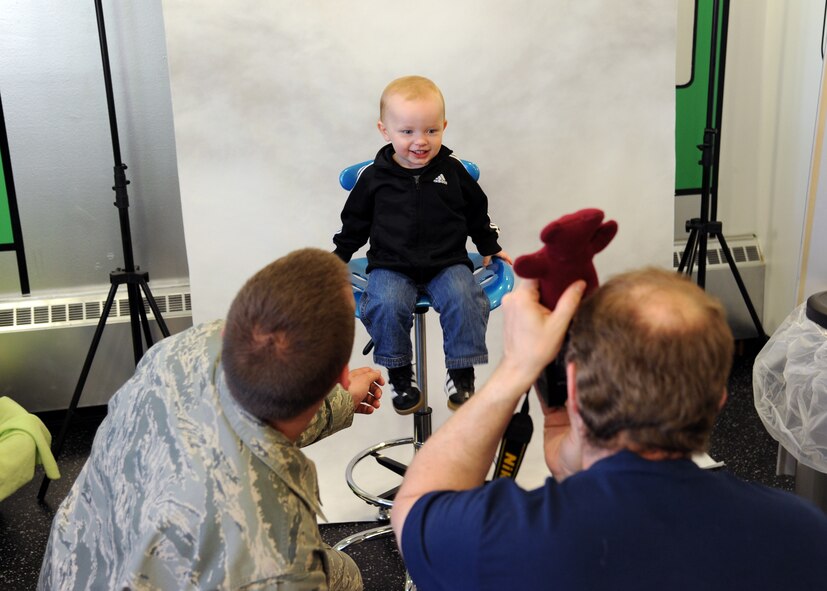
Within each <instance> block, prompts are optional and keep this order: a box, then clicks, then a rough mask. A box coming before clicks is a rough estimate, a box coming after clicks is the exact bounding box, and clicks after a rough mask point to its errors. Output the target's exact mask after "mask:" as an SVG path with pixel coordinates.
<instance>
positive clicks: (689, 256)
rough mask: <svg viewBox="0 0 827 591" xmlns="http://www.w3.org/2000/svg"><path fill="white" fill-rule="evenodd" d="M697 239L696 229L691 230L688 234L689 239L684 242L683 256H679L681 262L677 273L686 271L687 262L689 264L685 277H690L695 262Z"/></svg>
mask: <svg viewBox="0 0 827 591" xmlns="http://www.w3.org/2000/svg"><path fill="white" fill-rule="evenodd" d="M697 239H698V229H697V228H692V230H690V232H689V238H688V239H687V241H686V246H685V247H684V249H683V254H682V255H681V262H680V264H679V265H678V273H683V270H684V269H687V266H686V264H687V262H688V263H689V267H688V270H687V272H686V274H687V275H692V267H693V265H694V262H695V241H696V240H697Z"/></svg>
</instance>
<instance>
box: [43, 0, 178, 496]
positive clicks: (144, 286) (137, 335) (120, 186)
mask: <svg viewBox="0 0 827 591" xmlns="http://www.w3.org/2000/svg"><path fill="white" fill-rule="evenodd" d="M95 12H96V14H97V20H98V37H99V38H100V47H101V59H102V61H103V79H104V83H105V85H106V103H107V106H108V109H109V130H110V133H111V135H112V153H113V156H114V160H115V169H114V171H115V172H114V174H115V186H114V187H112V189H113V190H114V191H115V203H114V205H115V207H117V208H118V217H119V219H120V230H121V242H122V244H123V255H124V268H123V269H120V268H119V269H116V270H115V271H112V272H111V273H110V274H109V282H110V287H109V295H108V296H107V298H106V303H105V304H104V306H103V312H102V313H101V317H100V320H99V321H98V326H97V328H96V329H95V335H94V337H92V344H91V345H90V347H89V352H88V353H87V355H86V361H85V362H84V363H83V369H81V372H80V379H78V383H77V386H76V387H75V392H74V395H73V396H72V401H71V402H70V403H69V408H68V409H67V411H66V417H65V418H64V419H63V426H62V427H61V429H60V434H59V435H58V437H57V439H55V441H54V444H53V446H52V454H53V455H54V456H55V458H57V457H58V456H59V455H60V452H61V450H62V448H63V443H64V440H65V438H66V433H67V431H68V429H69V423H70V422H71V420H72V415H73V414H74V411H75V409H76V408H77V406H78V401H79V400H80V396H81V394H82V393H83V387H84V386H85V385H86V378H87V377H88V375H89V369H90V368H91V367H92V361H93V360H94V359H95V353H96V352H97V349H98V345H99V344H100V340H101V336H102V335H103V329H104V328H105V327H106V320H107V318H108V317H109V312H110V311H111V309H112V304H113V303H114V301H115V296H116V295H117V293H118V288H119V287H120V286H121V285H126V292H127V296H128V301H129V323H130V326H131V329H132V352H133V354H134V357H135V364H136V365H137V364H138V362H139V361H140V360H141V357H142V356H143V354H144V348H143V341H142V339H141V331H142V330H143V338H144V339H145V340H146V346H147V349H148V348H149V347H151V346H152V343H153V340H152V331H151V330H150V327H149V321H148V319H147V315H146V308H144V302H143V301H142V299H141V292H143V294H144V296H145V299H146V305H147V306H148V307H149V308H150V309H151V310H152V314H153V316H154V317H155V320H156V321H157V322H158V327H159V328H160V329H161V334H163V336H164V337H168V336H169V329H168V328H167V325H166V323H165V322H164V319H163V318H162V317H161V311H160V310H159V309H158V304H157V303H156V302H155V298H154V297H153V296H152V292H151V291H150V290H149V284H148V282H149V273H147V272H146V271H140V270H139V268H138V267H136V266H135V261H134V258H133V253H132V232H131V230H130V227H129V195H128V194H127V190H126V186H127V185H128V184H129V181H128V180H127V178H126V164H124V163H123V161H122V160H121V147H120V140H119V137H118V119H117V116H116V114H115V98H114V93H113V92H112V73H111V71H110V68H109V51H108V48H107V44H106V27H105V25H104V20H103V7H102V6H101V0H95ZM48 488H49V480H48V479H47V478H46V477H45V476H44V477H43V482H42V483H41V485H40V491H39V492H38V493H37V498H38V500H40V501H43V499H44V497H45V496H46V491H47V490H48Z"/></svg>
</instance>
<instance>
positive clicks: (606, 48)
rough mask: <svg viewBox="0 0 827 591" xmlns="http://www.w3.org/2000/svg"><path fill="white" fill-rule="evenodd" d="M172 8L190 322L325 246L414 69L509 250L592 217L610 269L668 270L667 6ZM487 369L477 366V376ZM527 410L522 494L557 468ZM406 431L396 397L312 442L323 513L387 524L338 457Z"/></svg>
mask: <svg viewBox="0 0 827 591" xmlns="http://www.w3.org/2000/svg"><path fill="white" fill-rule="evenodd" d="M163 6H164V18H165V23H166V31H167V44H168V52H169V63H170V71H171V82H172V96H173V110H174V118H175V132H176V143H177V151H178V165H179V176H180V183H181V201H182V207H183V213H184V229H185V234H186V242H187V251H188V253H189V268H190V279H191V286H192V292H193V313H194V314H193V315H194V320H195V321H196V322H201V321H206V320H210V319H213V318H217V317H221V316H223V315H224V314H225V313H226V310H227V308H228V306H229V303H230V301H231V299H232V297H233V295H234V294H235V292H236V291H237V290H238V288H239V287H240V286H241V284H242V283H243V282H244V280H245V279H246V278H247V277H249V276H250V275H251V274H252V273H253V272H255V271H256V270H257V269H259V268H260V267H262V266H263V265H265V264H266V263H268V262H269V261H271V260H273V259H274V258H276V257H278V256H281V255H283V254H285V253H287V252H289V251H291V250H293V249H296V248H299V247H304V246H317V247H321V248H325V249H332V248H333V244H332V241H331V237H332V236H333V234H334V232H336V230H337V229H338V228H339V225H340V222H339V213H340V210H341V207H342V205H343V203H344V200H345V197H346V194H345V192H344V191H343V190H342V189H341V188H340V187H339V186H338V182H337V177H338V173H339V171H340V170H341V169H342V168H344V167H345V166H347V165H349V164H353V163H355V162H359V161H362V160H366V159H369V158H372V157H373V155H374V154H375V153H376V151H377V150H378V149H379V147H380V146H381V145H382V140H381V137H380V135H379V133H378V132H377V131H376V120H377V117H378V101H379V95H380V93H381V91H382V89H383V88H384V86H385V85H386V84H387V83H388V82H389V81H390V80H391V79H393V78H396V77H398V76H402V75H406V74H420V75H424V76H427V77H429V78H431V79H433V80H434V81H435V82H436V83H437V84H438V85H439V86H440V87H441V89H442V91H443V93H444V95H445V100H446V106H447V119H448V128H447V130H446V134H445V138H444V141H445V145H447V146H448V147H450V148H451V149H453V150H454V151H455V153H457V154H458V155H459V156H461V157H463V158H466V159H469V160H472V161H474V162H476V163H477V164H478V165H479V166H480V168H481V170H482V176H481V179H480V183H481V185H482V187H483V189H484V190H485V191H486V192H487V194H488V196H489V199H490V214H491V217H492V219H493V220H494V221H495V222H496V223H497V224H498V225H499V226H500V228H501V231H502V235H501V239H502V240H501V242H502V244H503V246H504V248H505V250H506V251H507V252H509V254H511V255H512V256H517V255H519V254H524V253H527V252H531V251H534V250H536V249H537V248H538V247H539V246H540V243H539V238H538V235H539V232H540V230H541V229H542V227H543V226H544V225H545V224H546V223H548V222H549V221H551V220H553V219H556V218H557V217H559V216H561V215H563V214H566V213H570V212H572V211H575V210H577V209H580V208H583V207H599V208H602V209H604V210H605V211H606V213H607V216H608V217H610V218H613V219H615V220H617V221H618V224H619V227H620V230H619V232H618V235H617V237H616V238H615V240H614V242H613V243H612V244H611V245H610V246H609V247H608V248H607V250H606V251H604V252H603V253H601V254H600V255H598V257H597V259H596V265H597V268H598V272H599V274H600V276H601V277H604V278H605V277H608V276H609V275H611V274H613V273H615V272H618V271H621V270H625V269H628V268H630V267H636V266H640V265H643V264H656V265H670V264H671V252H672V231H673V193H674V107H675V94H674V93H675V22H676V18H677V9H676V4H675V3H672V2H662V1H659V0H637V1H635V2H605V1H601V0H578V1H577V2H571V1H570V0H545V1H544V2H539V1H536V0H535V1H527V0H523V1H517V2H501V1H500V2H493V1H490V0H486V1H482V2H480V1H472V0H455V1H453V2H437V1H434V0H425V2H424V3H420V4H419V5H417V7H416V8H415V9H413V8H411V6H409V5H402V4H397V3H391V2H382V1H379V0H363V1H357V2H347V3H345V2H338V1H334V0H315V1H313V2H308V3H296V2H287V1H285V0H247V1H244V2H221V1H219V0H207V1H204V0H201V1H196V0H163ZM357 256H358V254H357ZM284 281H285V283H288V282H289V281H290V278H289V277H285V278H284ZM429 316H430V317H429V318H428V335H429V337H428V344H429V356H428V357H429V358H428V362H429V363H428V370H429V378H430V379H429V385H430V398H431V402H432V406H433V407H434V428H435V429H436V428H438V427H439V425H440V424H441V423H442V422H443V421H444V420H445V419H446V418H447V415H448V411H447V409H446V408H445V397H444V394H443V393H442V382H443V380H444V366H443V364H442V361H443V359H442V346H441V338H442V337H441V332H440V329H439V324H438V321H437V318H436V317H435V315H434V314H429ZM356 330H357V335H356V337H357V347H355V350H354V356H353V359H352V366H353V367H356V366H361V365H366V364H370V363H371V362H372V361H371V359H369V358H365V357H363V356H362V355H361V352H360V350H361V347H362V345H363V344H364V343H366V342H367V334H366V332H365V331H364V329H363V327H362V326H361V325H357V328H356ZM501 334H502V325H501V318H500V315H499V314H498V313H497V312H496V311H495V312H494V313H493V314H492V318H491V323H490V325H489V331H488V344H489V350H490V355H491V358H492V365H493V364H494V363H496V361H497V359H498V358H499V355H500V352H501V347H500V337H501ZM492 365H489V366H486V367H482V368H479V369H478V372H477V374H478V383H479V382H482V381H484V379H485V377H486V376H487V375H488V374H489V373H490V370H491V367H492ZM534 406H535V407H536V403H535V404H534ZM535 411H536V408H535ZM534 414H535V426H536V427H537V431H538V432H537V433H535V436H534V441H533V442H532V447H531V450H530V453H529V454H528V456H527V458H526V460H525V463H524V466H523V469H522V470H521V474H520V477H519V481H520V482H521V483H522V484H524V485H525V486H534V485H536V484H539V483H540V482H542V479H543V477H544V476H545V474H546V470H545V466H544V465H543V463H542V458H541V455H540V446H539V439H540V432H539V431H540V428H539V417H537V416H536V412H535V413H534ZM411 431H412V426H411V419H410V418H403V417H398V416H397V415H395V414H394V412H393V410H392V407H391V405H390V404H389V401H388V404H387V405H386V406H385V407H383V408H382V409H381V411H380V412H379V413H377V414H375V415H374V416H372V417H357V419H356V421H355V424H354V427H353V428H351V429H350V430H348V431H347V432H344V433H342V434H338V435H336V436H334V437H332V438H330V439H329V440H328V441H324V442H321V443H319V444H316V445H314V446H312V447H310V448H308V450H307V452H308V455H310V456H311V457H313V458H314V459H315V460H316V463H317V467H318V471H319V477H320V486H321V491H322V501H323V503H324V506H325V511H326V513H327V516H328V518H329V519H331V520H332V521H344V520H351V519H370V518H372V517H373V516H374V515H375V512H374V511H373V509H371V508H369V507H368V506H367V505H365V504H364V503H363V502H362V501H360V500H358V499H357V498H356V497H355V496H353V495H352V494H351V493H350V491H349V489H348V488H347V486H346V485H345V481H344V469H345V466H346V464H347V462H348V460H349V459H350V457H351V456H352V455H353V454H355V453H356V452H357V451H358V450H360V449H362V448H364V447H367V446H368V445H371V444H373V443H375V442H376V441H379V440H380V439H386V438H394V437H405V436H408V435H410V434H411ZM366 471H369V470H366ZM365 478H367V479H368V480H369V481H370V480H371V479H372V478H374V476H372V475H366V476H365ZM379 488H381V485H378V488H377V490H379Z"/></svg>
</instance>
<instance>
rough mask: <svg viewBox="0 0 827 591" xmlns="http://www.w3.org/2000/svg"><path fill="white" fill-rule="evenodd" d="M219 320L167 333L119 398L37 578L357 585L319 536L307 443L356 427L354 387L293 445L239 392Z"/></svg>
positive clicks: (60, 585)
mask: <svg viewBox="0 0 827 591" xmlns="http://www.w3.org/2000/svg"><path fill="white" fill-rule="evenodd" d="M222 326H223V323H222V322H213V323H211V324H206V325H200V326H196V327H194V328H191V329H189V330H187V331H184V332H182V333H179V334H177V335H174V336H171V337H169V338H167V339H164V340H163V341H161V342H159V343H158V344H156V345H155V346H154V347H152V348H151V349H150V350H149V351H148V352H147V353H146V354H145V355H144V357H143V359H142V360H141V362H140V364H139V365H138V368H137V369H136V371H135V375H134V376H133V377H132V378H131V379H130V380H129V381H128V382H127V383H126V384H125V385H124V386H123V387H122V388H121V389H120V390H119V391H118V392H117V393H116V394H115V396H113V398H112V400H111V401H110V403H109V412H108V416H107V417H106V419H105V420H104V422H103V423H102V424H101V426H100V428H99V430H98V433H97V435H96V437H95V442H94V444H93V446H92V452H91V454H90V456H89V459H88V461H87V462H86V465H85V466H84V468H83V470H82V472H81V473H80V476H78V479H77V480H76V481H75V483H74V486H73V487H72V490H71V491H70V492H69V495H68V496H67V498H66V499H65V500H64V501H63V503H62V504H61V505H60V508H59V509H58V511H57V514H56V515H55V519H54V522H53V524H52V531H51V535H50V537H49V544H48V547H47V549H46V555H45V558H44V561H43V568H42V571H41V574H40V581H39V585H38V588H39V589H59V590H61V591H65V590H68V589H123V588H130V589H176V590H178V589H281V590H291V591H292V590H310V589H314V590H315V589H335V590H337V591H339V590H350V589H361V588H362V580H361V576H360V574H359V571H358V569H357V567H356V564H355V563H354V562H353V561H352V560H351V558H350V557H348V556H347V555H346V554H344V553H341V552H337V551H334V550H332V549H331V548H330V547H329V546H327V545H326V544H325V543H324V542H323V541H322V539H321V537H320V535H319V528H318V525H317V521H316V516H317V515H319V516H322V513H321V507H320V501H319V491H318V481H317V478H316V469H315V466H314V464H313V462H312V461H310V460H309V459H308V458H307V457H306V456H305V455H304V454H303V453H302V452H301V450H300V449H299V447H300V446H301V445H306V444H308V443H312V442H313V441H316V440H318V439H321V438H322V437H324V436H326V435H329V434H331V433H334V432H336V431H338V430H339V429H342V428H345V427H347V426H349V425H350V423H351V422H352V420H353V402H352V399H351V397H350V395H349V394H348V393H347V392H346V391H345V390H343V389H342V388H341V387H338V386H337V387H336V388H335V389H334V391H333V392H331V394H330V395H329V396H328V397H327V399H326V400H325V402H324V404H323V405H322V407H321V408H320V410H319V412H318V413H317V414H316V416H315V417H314V419H313V420H312V421H311V423H310V425H308V427H307V429H306V430H305V432H304V433H303V434H302V436H301V438H300V440H299V441H298V442H297V443H295V444H294V443H292V442H291V441H289V440H288V439H287V438H286V437H285V436H284V435H282V434H281V433H280V432H279V431H277V430H275V429H273V428H271V427H269V426H268V425H266V424H264V423H262V422H261V421H259V420H257V419H256V418H254V417H253V416H251V415H249V414H248V413H246V412H245V411H244V410H243V409H241V407H240V406H238V404H237V403H236V402H235V400H234V399H233V398H232V397H231V395H230V393H229V391H228V388H227V385H226V382H225V380H224V376H223V371H222V368H221V364H220V349H221V329H222Z"/></svg>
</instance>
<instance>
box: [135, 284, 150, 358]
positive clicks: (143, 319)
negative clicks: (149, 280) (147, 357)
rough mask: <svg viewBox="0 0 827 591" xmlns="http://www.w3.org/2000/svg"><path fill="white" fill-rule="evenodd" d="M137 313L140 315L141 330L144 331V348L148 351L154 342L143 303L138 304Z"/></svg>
mask: <svg viewBox="0 0 827 591" xmlns="http://www.w3.org/2000/svg"><path fill="white" fill-rule="evenodd" d="M138 293H139V294H140V292H138ZM138 311H139V312H140V315H141V328H143V329H144V340H145V341H146V348H147V349H149V348H150V347H151V346H152V343H153V342H154V341H153V339H152V331H151V330H150V328H149V320H148V319H147V317H146V308H144V303H143V301H139V302H138Z"/></svg>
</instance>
